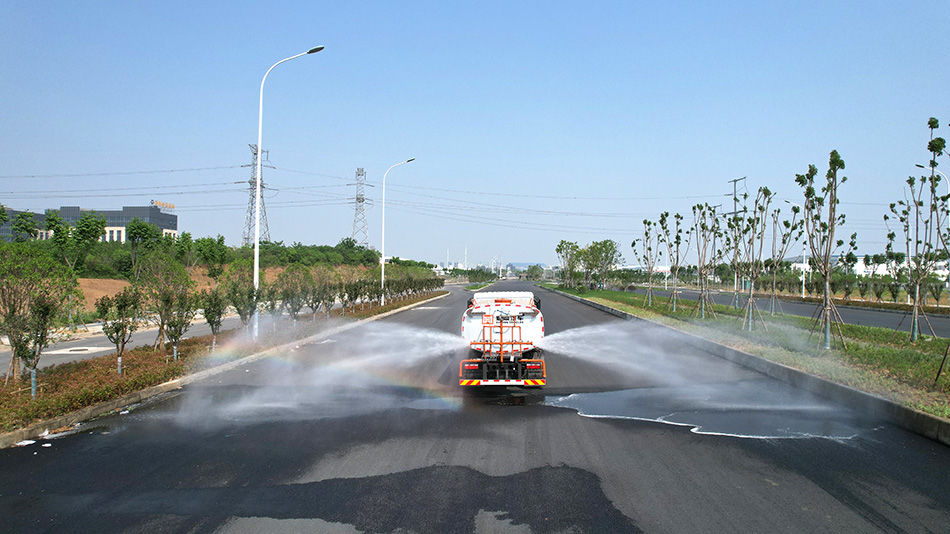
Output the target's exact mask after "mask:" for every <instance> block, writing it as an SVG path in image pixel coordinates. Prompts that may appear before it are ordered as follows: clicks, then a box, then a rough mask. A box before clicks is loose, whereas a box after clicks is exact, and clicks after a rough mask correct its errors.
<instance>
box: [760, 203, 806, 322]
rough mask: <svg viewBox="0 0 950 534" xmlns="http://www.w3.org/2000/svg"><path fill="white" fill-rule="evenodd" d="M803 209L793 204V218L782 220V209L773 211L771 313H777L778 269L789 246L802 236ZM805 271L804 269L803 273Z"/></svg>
mask: <svg viewBox="0 0 950 534" xmlns="http://www.w3.org/2000/svg"><path fill="white" fill-rule="evenodd" d="M800 213H801V209H800V208H799V207H798V206H792V218H791V220H789V219H785V220H782V221H780V219H781V215H782V210H781V209H780V208H775V210H774V211H772V264H771V266H770V270H771V271H772V296H771V298H770V301H769V315H775V291H776V285H777V283H778V270H779V267H780V266H781V265H782V262H783V261H785V255H786V254H788V249H789V247H791V246H792V243H793V242H796V241H798V240H799V239H800V238H801V236H802V222H801V221H799V220H798V215H799V214H800ZM804 274H805V271H802V275H804Z"/></svg>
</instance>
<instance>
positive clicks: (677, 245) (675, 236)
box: [660, 211, 689, 312]
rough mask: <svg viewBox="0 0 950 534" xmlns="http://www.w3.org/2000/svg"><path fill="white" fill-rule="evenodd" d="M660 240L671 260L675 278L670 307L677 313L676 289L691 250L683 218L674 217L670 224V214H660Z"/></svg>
mask: <svg viewBox="0 0 950 534" xmlns="http://www.w3.org/2000/svg"><path fill="white" fill-rule="evenodd" d="M660 240H661V241H662V242H663V244H664V245H666V257H667V259H669V260H670V274H671V275H672V276H673V291H672V292H671V293H670V305H671V306H672V309H673V312H676V301H677V297H678V290H677V288H676V285H677V281H678V278H679V272H680V267H681V263H682V261H683V258H684V256H685V255H686V252H687V251H688V250H689V233H687V234H686V239H685V241H684V239H683V216H682V215H680V214H679V213H676V214H674V215H673V224H672V225H671V224H670V212H668V211H664V212H663V213H661V214H660Z"/></svg>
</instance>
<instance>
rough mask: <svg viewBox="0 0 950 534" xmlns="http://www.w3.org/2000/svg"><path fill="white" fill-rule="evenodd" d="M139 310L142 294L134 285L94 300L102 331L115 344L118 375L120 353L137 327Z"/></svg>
mask: <svg viewBox="0 0 950 534" xmlns="http://www.w3.org/2000/svg"><path fill="white" fill-rule="evenodd" d="M141 310H142V295H141V294H140V293H139V292H138V290H137V289H136V288H135V286H126V287H125V288H124V289H122V291H121V292H119V293H117V294H116V295H114V296H111V297H110V296H108V295H107V296H104V297H102V298H100V299H99V300H97V301H96V312H97V313H98V314H99V316H100V317H102V333H103V334H105V335H106V337H107V338H109V341H111V342H112V344H113V345H115V352H116V356H117V358H118V370H119V374H120V375H121V374H122V354H123V353H125V346H126V344H127V343H128V342H129V340H131V339H132V334H134V333H135V331H136V330H137V329H138V326H139V317H140V315H141Z"/></svg>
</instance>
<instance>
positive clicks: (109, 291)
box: [79, 278, 130, 311]
mask: <svg viewBox="0 0 950 534" xmlns="http://www.w3.org/2000/svg"><path fill="white" fill-rule="evenodd" d="M129 285H130V284H129V283H128V282H127V281H125V280H113V279H111V278H80V279H79V289H81V290H82V294H83V296H84V297H85V300H86V302H85V309H86V311H92V310H95V309H96V300H98V299H100V298H102V297H104V296H106V295H109V296H112V295H115V294H116V293H119V292H120V291H122V289H123V288H125V287H126V286H129Z"/></svg>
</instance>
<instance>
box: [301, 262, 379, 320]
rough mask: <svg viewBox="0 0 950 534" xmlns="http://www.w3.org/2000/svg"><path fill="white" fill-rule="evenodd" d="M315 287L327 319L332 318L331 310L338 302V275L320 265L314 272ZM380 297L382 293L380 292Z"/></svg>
mask: <svg viewBox="0 0 950 534" xmlns="http://www.w3.org/2000/svg"><path fill="white" fill-rule="evenodd" d="M313 280H314V286H316V288H317V296H316V302H317V303H318V304H319V306H320V307H322V308H323V311H324V313H325V314H326V318H327V319H329V318H330V310H332V309H333V304H334V303H335V302H336V286H337V281H336V274H335V273H334V272H333V271H332V270H331V269H330V268H329V267H327V266H325V265H318V266H317V267H316V268H315V269H314V270H313ZM380 295H382V293H381V292H380Z"/></svg>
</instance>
